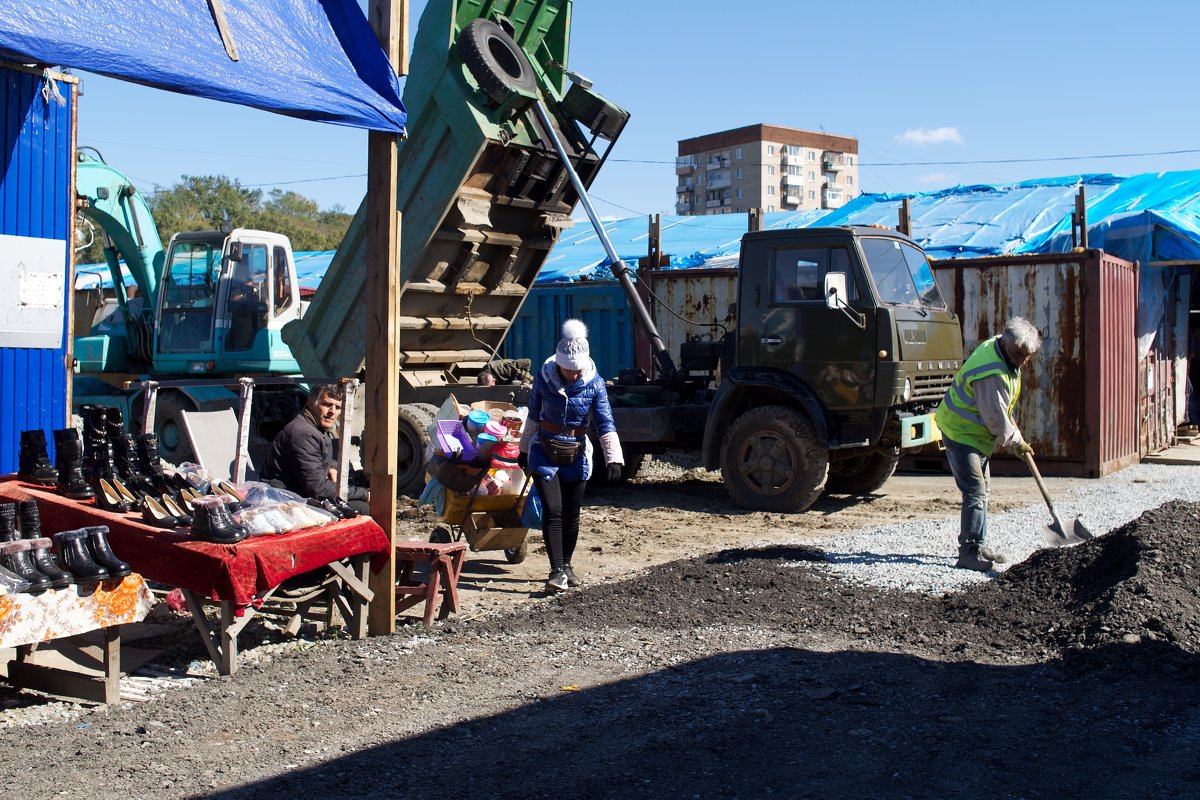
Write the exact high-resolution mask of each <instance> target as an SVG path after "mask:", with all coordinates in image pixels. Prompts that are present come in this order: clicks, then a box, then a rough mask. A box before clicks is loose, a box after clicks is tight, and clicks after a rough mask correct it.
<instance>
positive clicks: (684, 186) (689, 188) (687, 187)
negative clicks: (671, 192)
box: [675, 183, 693, 194]
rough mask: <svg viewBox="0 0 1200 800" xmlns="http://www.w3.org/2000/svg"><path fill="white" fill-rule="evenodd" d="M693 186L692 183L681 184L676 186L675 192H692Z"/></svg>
mask: <svg viewBox="0 0 1200 800" xmlns="http://www.w3.org/2000/svg"><path fill="white" fill-rule="evenodd" d="M692 188H693V187H692V185H691V184H690V183H684V184H681V185H679V186H676V187H675V194H684V193H687V192H691V191H692Z"/></svg>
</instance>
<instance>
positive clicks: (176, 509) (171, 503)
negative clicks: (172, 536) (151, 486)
mask: <svg viewBox="0 0 1200 800" xmlns="http://www.w3.org/2000/svg"><path fill="white" fill-rule="evenodd" d="M162 506H163V508H165V509H166V510H167V513H168V514H170V515H171V516H173V517H175V519H176V520H177V521H178V522H179V527H181V528H190V527H191V525H192V515H191V514H189V513H187V512H186V511H184V510H183V508H182V507H181V506H180V505H179V503H177V502H175V498H174V497H172V496H171V495H169V494H164V495H163V496H162Z"/></svg>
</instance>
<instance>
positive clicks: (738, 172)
mask: <svg viewBox="0 0 1200 800" xmlns="http://www.w3.org/2000/svg"><path fill="white" fill-rule="evenodd" d="M738 158H741V156H738ZM733 177H735V178H737V179H739V180H741V177H742V168H741V167H738V168H737V169H735V170H734V171H733Z"/></svg>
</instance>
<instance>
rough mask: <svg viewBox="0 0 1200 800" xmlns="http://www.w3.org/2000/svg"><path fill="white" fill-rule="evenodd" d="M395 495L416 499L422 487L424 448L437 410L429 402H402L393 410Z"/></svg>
mask: <svg viewBox="0 0 1200 800" xmlns="http://www.w3.org/2000/svg"><path fill="white" fill-rule="evenodd" d="M396 416H397V417H398V420H397V421H398V423H399V424H398V425H397V428H398V430H397V431H396V492H397V493H398V494H404V495H408V496H409V497H416V496H417V495H419V494H420V493H421V489H423V488H424V487H425V448H426V447H428V446H429V427H430V426H431V425H433V420H434V418H435V417H436V416H437V408H436V407H435V406H432V405H430V404H429V403H405V404H404V405H402V406H399V407H398V408H397V409H396Z"/></svg>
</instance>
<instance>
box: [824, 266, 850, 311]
mask: <svg viewBox="0 0 1200 800" xmlns="http://www.w3.org/2000/svg"><path fill="white" fill-rule="evenodd" d="M839 301H840V302H839ZM839 305H846V273H844V272H827V273H825V307H826V308H837V307H838V306H839Z"/></svg>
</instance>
